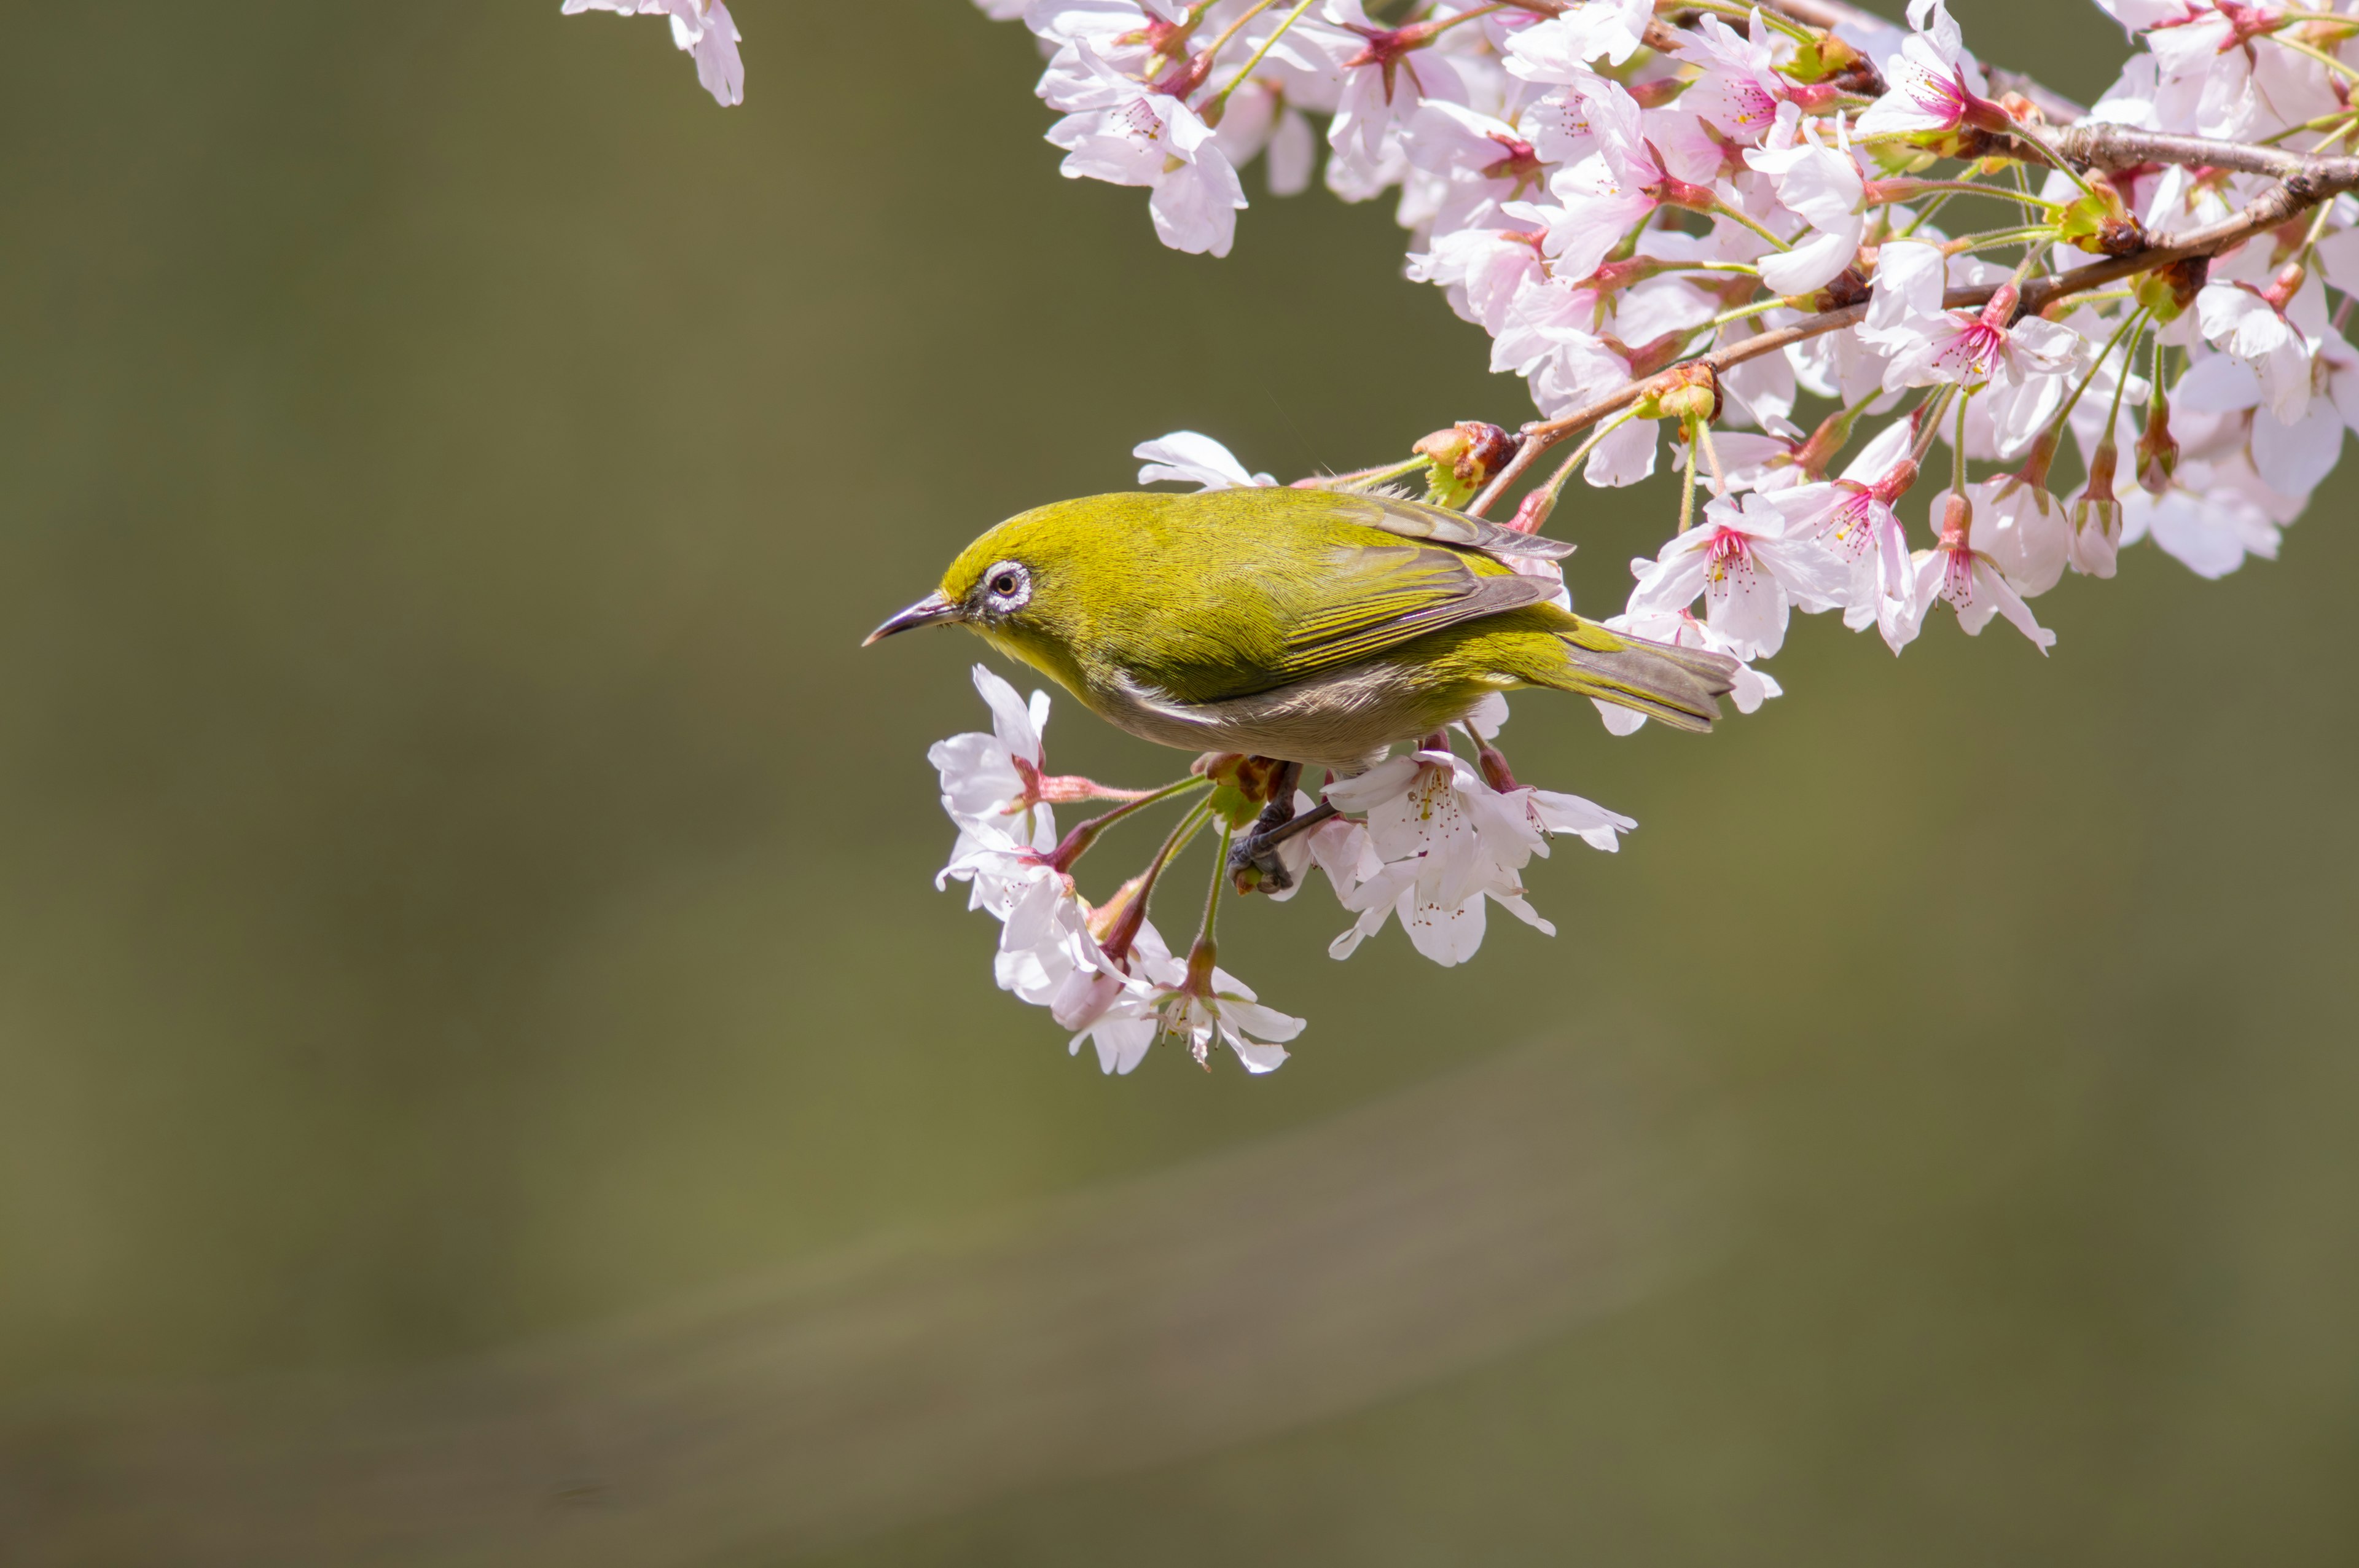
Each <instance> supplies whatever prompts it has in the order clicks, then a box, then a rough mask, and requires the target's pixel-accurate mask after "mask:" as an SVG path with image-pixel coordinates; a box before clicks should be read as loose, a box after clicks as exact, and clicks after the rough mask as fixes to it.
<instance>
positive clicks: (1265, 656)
mask: <svg viewBox="0 0 2359 1568" xmlns="http://www.w3.org/2000/svg"><path fill="white" fill-rule="evenodd" d="M1571 553H1572V546H1571V545H1569V544H1566V543H1563V542H1562V541H1560V540H1553V539H1543V538H1539V537H1538V536H1536V535H1529V534H1519V533H1517V532H1516V531H1515V530H1513V529H1510V528H1503V527H1501V526H1499V525H1498V524H1495V523H1486V522H1484V520H1482V519H1481V518H1479V517H1469V516H1466V515H1464V514H1461V513H1456V512H1451V511H1448V510H1445V509H1444V508H1441V507H1439V506H1431V505H1428V504H1426V503H1421V502H1415V501H1407V500H1400V499H1396V498H1394V497H1390V496H1386V495H1379V494H1373V493H1366V492H1349V491H1324V490H1296V489H1277V488H1266V487H1265V488H1255V489H1237V490H1216V491H1207V492H1203V493H1201V494H1197V495H1171V494H1159V493H1126V494H1114V495H1097V496H1090V497H1088V498H1086V499H1083V500H1080V501H1065V502H1059V503H1056V504H1054V505H1050V506H1042V507H1038V508H1036V509H1035V510H1033V511H1030V512H1027V513H1023V514H1020V515H1018V516H1015V517H1011V518H1009V519H1008V520H1007V521H1006V522H1005V523H1002V524H999V525H998V526H997V527H995V528H993V529H992V530H990V531H989V532H988V533H986V534H984V535H983V536H982V537H981V538H979V539H977V540H975V542H974V543H973V544H972V545H969V546H967V547H966V548H965V549H964V550H963V551H962V552H961V553H960V555H959V557H958V558H957V559H956V560H954V561H952V562H951V567H950V569H949V570H948V571H947V572H945V573H944V574H943V576H942V582H941V587H940V589H938V590H937V591H935V592H933V593H930V594H928V595H927V596H926V597H925V598H923V599H921V600H919V601H918V602H917V603H915V604H913V605H911V606H909V607H908V609H907V610H904V611H901V612H900V613H899V614H897V615H896V616H894V617H893V618H892V619H891V620H889V621H887V622H885V623H884V624H883V625H882V626H879V627H878V628H876V630H875V632H873V633H869V636H868V641H869V642H870V643H875V642H876V641H877V640H878V639H880V638H884V637H889V636H891V635H892V634H893V633H897V632H906V631H908V630H910V629H912V628H914V627H919V626H938V625H951V624H956V625H962V626H964V627H966V628H968V629H969V630H970V631H973V632H974V633H978V634H980V635H981V636H982V637H983V639H984V641H985V642H987V643H991V644H992V646H994V647H995V648H997V649H998V650H999V651H1000V652H1001V653H1004V654H1008V655H1010V656H1011V657H1014V658H1016V659H1020V660H1022V661H1023V662H1024V663H1026V664H1027V665H1032V666H1033V667H1034V668H1035V669H1038V670H1039V671H1040V672H1042V673H1043V674H1045V675H1047V676H1049V678H1051V679H1052V680H1054V681H1056V682H1057V683H1058V684H1059V685H1060V686H1062V687H1065V689H1066V690H1068V691H1070V692H1071V693H1072V694H1073V695H1074V697H1078V698H1079V699H1080V700H1081V701H1082V704H1083V705H1084V706H1086V707H1088V708H1090V709H1091V710H1092V711H1093V712H1094V713H1096V714H1097V715H1098V716H1099V717H1101V718H1103V719H1106V720H1107V721H1108V722H1109V723H1112V724H1114V725H1115V726H1117V727H1119V728H1121V729H1124V730H1128V731H1130V732H1131V733H1132V734H1134V735H1136V736H1139V737H1141V738H1142V739H1145V740H1148V741H1157V742H1159V743H1160V744H1163V745H1166V746H1176V747H1180V748H1181V749H1182V750H1186V751H1191V752H1203V751H1216V752H1245V753H1246V754H1248V755H1253V756H1261V757H1267V758H1271V759H1274V760H1277V761H1278V762H1286V763H1294V764H1307V765H1310V766H1314V767H1325V768H1331V769H1333V770H1334V771H1335V772H1337V773H1359V772H1361V771H1363V770H1364V769H1365V768H1367V767H1369V766H1370V765H1372V764H1373V763H1374V762H1375V761H1376V760H1377V759H1379V758H1381V757H1382V756H1383V755H1384V754H1385V752H1386V748H1387V747H1389V746H1391V745H1393V744H1395V743H1397V742H1400V741H1418V740H1420V739H1422V738H1423V737H1425V736H1428V735H1430V734H1433V733H1434V732H1436V731H1437V730H1443V729H1445V728H1446V727H1447V726H1449V725H1450V724H1451V723H1453V722H1455V721H1456V720H1458V719H1463V718H1464V717H1465V716H1466V715H1467V714H1468V713H1469V712H1470V711H1471V710H1472V709H1473V708H1474V706H1475V704H1477V703H1478V702H1480V701H1481V700H1482V699H1483V698H1484V697H1485V696H1487V695H1489V694H1490V693H1492V692H1495V691H1509V690H1513V689H1515V688H1516V687H1553V688H1555V689H1557V690H1560V691H1569V692H1571V693H1573V694H1575V695H1576V696H1580V697H1595V698H1597V699H1599V700H1601V701H1604V702H1611V703H1618V704H1620V705H1621V706H1623V707H1625V708H1633V709H1636V711H1637V712H1640V713H1643V714H1645V715H1647V717H1648V718H1650V719H1658V720H1659V721H1661V722H1663V723H1666V724H1669V725H1672V726H1674V727H1676V728H1679V729H1683V730H1708V729H1710V728H1711V727H1712V720H1713V719H1716V718H1718V717H1719V714H1720V704H1719V702H1718V701H1717V700H1716V699H1717V698H1718V697H1720V696H1721V695H1722V694H1723V693H1724V692H1726V691H1727V690H1728V689H1729V685H1730V681H1731V678H1732V677H1733V676H1734V673H1735V670H1736V667H1737V666H1736V661H1734V659H1730V658H1727V657H1724V656H1723V655H1721V654H1707V653H1700V652H1696V651H1694V650H1691V649H1686V648H1673V647H1667V646H1664V645H1663V644H1660V643H1649V642H1646V641H1644V640H1642V639H1639V638H1636V637H1628V636H1625V635H1623V634H1622V633H1618V632H1614V631H1611V630H1609V629H1607V628H1606V627H1603V626H1600V625H1598V624H1597V623H1596V622H1593V621H1585V620H1583V619H1582V618H1581V617H1580V616H1578V615H1575V614H1573V613H1572V612H1571V611H1569V610H1565V609H1562V608H1561V607H1560V606H1559V605H1557V604H1556V603H1555V602H1553V600H1554V599H1555V595H1556V592H1557V587H1558V585H1557V583H1556V581H1555V580H1554V579H1552V578H1549V577H1538V576H1527V575H1524V574H1521V573H1518V572H1517V570H1516V569H1515V568H1514V567H1512V566H1511V565H1509V564H1508V563H1509V562H1510V561H1511V560H1514V559H1517V558H1519V557H1520V558H1523V559H1526V560H1547V559H1552V558H1555V557H1562V556H1567V555H1570V554H1571ZM1291 800H1292V791H1291V787H1290V784H1289V786H1288V788H1287V790H1286V791H1285V793H1284V796H1283V800H1282V802H1274V813H1275V812H1276V810H1277V807H1278V806H1283V809H1284V811H1285V812H1289V813H1290V811H1291ZM1281 819H1282V818H1281ZM1266 826H1274V824H1268V823H1266ZM1245 848H1246V849H1247V850H1248V851H1250V854H1249V855H1248V858H1253V859H1266V856H1265V855H1263V853H1262V852H1263V851H1265V850H1266V848H1267V846H1266V844H1254V843H1251V842H1250V841H1249V843H1248V846H1246V847H1245Z"/></svg>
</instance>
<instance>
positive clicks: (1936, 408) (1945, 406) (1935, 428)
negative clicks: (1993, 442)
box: [1908, 384, 1958, 464]
mask: <svg viewBox="0 0 2359 1568" xmlns="http://www.w3.org/2000/svg"><path fill="white" fill-rule="evenodd" d="M1956 395H1958V389H1957V387H1956V385H1955V384H1951V385H1948V386H1944V387H1940V388H1939V389H1938V390H1936V391H1935V392H1933V393H1931V394H1930V395H1928V396H1927V397H1926V399H1925V401H1923V402H1922V403H1919V405H1918V406H1917V411H1918V412H1919V414H1921V415H1922V416H1923V423H1921V424H1919V426H1918V427H1917V438H1916V440H1915V441H1914V442H1912V443H1911V444H1910V446H1909V449H1908V460H1909V461H1910V462H1913V463H1919V464H1921V463H1923V462H1924V460H1925V454H1926V453H1927V452H1930V451H1931V450H1932V449H1933V443H1934V442H1935V441H1936V440H1938V439H1939V438H1940V434H1941V416H1943V415H1945V414H1947V413H1948V412H1949V411H1950V399H1951V398H1952V397H1955V396H1956Z"/></svg>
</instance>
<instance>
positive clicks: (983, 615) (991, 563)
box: [863, 502, 1122, 679]
mask: <svg viewBox="0 0 2359 1568" xmlns="http://www.w3.org/2000/svg"><path fill="white" fill-rule="evenodd" d="M1121 555H1122V552H1121V546H1120V539H1119V532H1118V530H1117V529H1114V528H1111V527H1108V526H1106V524H1105V520H1104V519H1102V518H1100V517H1099V516H1097V515H1096V514H1094V513H1093V510H1092V509H1091V508H1090V506H1089V503H1086V502H1064V503H1059V504H1057V505H1055V506H1043V507H1040V508H1038V510H1036V511H1032V512H1027V513H1024V514H1021V515H1020V516H1016V517H1011V518H1009V519H1008V520H1007V521H1006V522H1005V523H1002V524H999V525H998V526H997V527H995V528H993V529H992V530H991V531H989V532H988V533H986V534H984V535H983V537H981V538H979V539H977V540H976V541H975V542H974V543H973V544H972V545H969V546H967V547H966V548H965V549H963V550H962V551H960V552H959V557H958V559H956V560H954V561H952V562H951V565H950V569H949V570H948V571H946V572H944V573H943V574H942V585H941V587H940V589H936V590H935V591H934V592H932V593H929V594H928V595H927V596H926V597H925V598H923V599H921V600H918V602H917V603H915V604H912V605H911V606H909V607H908V609H907V610H904V611H901V612H900V613H899V614H897V615H896V616H894V617H893V618H892V619H890V620H888V621H886V622H885V624H883V625H882V626H879V627H878V628H876V630H875V631H874V632H871V633H869V634H868V642H869V643H874V642H876V641H878V640H879V639H881V638H885V637H889V636H891V635H893V634H894V633H897V632H908V631H910V630H912V629H914V628H916V627H919V626H943V625H953V624H954V625H960V626H964V627H966V628H967V629H968V630H969V631H971V632H974V633H978V634H979V635H981V636H982V637H983V638H984V641H986V642H988V643H991V644H992V645H993V646H994V647H996V648H998V649H999V650H1000V651H1001V652H1003V653H1006V654H1012V655H1013V656H1015V657H1016V658H1019V659H1021V660H1023V661H1024V662H1025V663H1027V664H1028V665H1033V666H1034V667H1035V668H1037V669H1039V670H1041V671H1043V672H1045V673H1047V674H1049V675H1051V676H1057V677H1058V678H1060V679H1063V678H1064V677H1065V676H1066V675H1067V674H1068V673H1069V666H1070V665H1071V662H1072V656H1073V648H1074V646H1075V643H1076V641H1077V639H1078V636H1079V633H1080V631H1081V628H1082V625H1083V624H1085V623H1086V622H1087V620H1088V618H1089V613H1090V603H1091V600H1092V594H1091V585H1092V583H1093V580H1094V574H1095V572H1096V571H1097V570H1098V569H1099V568H1101V567H1103V568H1107V569H1111V570H1113V571H1114V572H1116V573H1117V574H1118V573H1119V572H1120V571H1121V569H1122V568H1121ZM865 645H866V644H865V643H864V644H863V646H865Z"/></svg>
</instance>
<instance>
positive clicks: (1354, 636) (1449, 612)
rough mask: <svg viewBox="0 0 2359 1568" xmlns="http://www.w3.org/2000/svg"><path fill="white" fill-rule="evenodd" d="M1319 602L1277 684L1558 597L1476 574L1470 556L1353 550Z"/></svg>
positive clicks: (1290, 628)
mask: <svg viewBox="0 0 2359 1568" xmlns="http://www.w3.org/2000/svg"><path fill="white" fill-rule="evenodd" d="M1320 586H1321V593H1320V596H1319V599H1318V600H1317V602H1315V603H1313V604H1310V605H1306V606H1303V607H1301V608H1299V610H1298V611H1296V613H1295V614H1294V615H1293V616H1292V617H1291V618H1290V619H1289V620H1288V622H1287V624H1286V626H1285V627H1284V643H1283V645H1282V646H1281V648H1280V649H1279V651H1278V656H1277V663H1276V665H1275V666H1274V668H1273V669H1272V670H1271V672H1270V673H1271V674H1272V675H1273V676H1275V677H1276V679H1275V680H1274V681H1272V682H1271V684H1272V685H1284V684H1287V683H1289V682H1292V681H1298V680H1303V679H1306V678H1308V677H1309V676H1315V675H1318V674H1320V673H1321V672H1323V671H1326V670H1331V669H1334V668H1336V667H1338V666H1340V665H1348V664H1352V663H1354V662H1356V661H1358V660H1361V659H1364V658H1367V657H1369V656H1371V655H1373V654H1381V653H1383V652H1384V651H1385V650H1386V649H1387V648H1392V647H1397V646H1398V645H1400V644H1401V643H1406V642H1408V641H1409V640H1410V639H1411V638H1415V637H1422V636H1424V635H1425V634H1426V633H1429V632H1434V631H1439V630H1440V628H1442V627H1444V626H1453V625H1456V624H1457V623H1458V622H1462V621H1473V620H1475V619H1477V618H1479V617H1482V616H1485V615H1497V614H1501V613H1503V612H1505V611H1510V610H1520V609H1522V608H1523V607H1524V606H1526V605H1527V604H1538V603H1540V602H1541V601H1542V600H1549V599H1553V598H1555V597H1556V592H1557V585H1556V584H1555V583H1553V582H1550V581H1549V580H1547V579H1542V578H1536V577H1517V576H1513V575H1510V574H1507V573H1504V572H1499V571H1497V570H1496V568H1494V569H1493V570H1492V571H1489V572H1479V573H1478V572H1476V571H1475V570H1473V567H1472V566H1471V564H1470V560H1469V557H1466V556H1464V555H1462V554H1460V553H1459V552H1458V551H1456V550H1451V549H1439V548H1436V547H1434V546H1430V545H1406V544H1405V545H1367V546H1357V547H1354V548H1353V549H1351V550H1350V551H1349V552H1348V553H1347V554H1346V555H1345V556H1344V557H1343V559H1342V561H1341V563H1340V564H1339V565H1338V566H1337V567H1336V568H1334V569H1333V571H1332V573H1330V574H1328V575H1327V576H1326V577H1325V578H1324V579H1323V580H1322V581H1321V585H1320Z"/></svg>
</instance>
